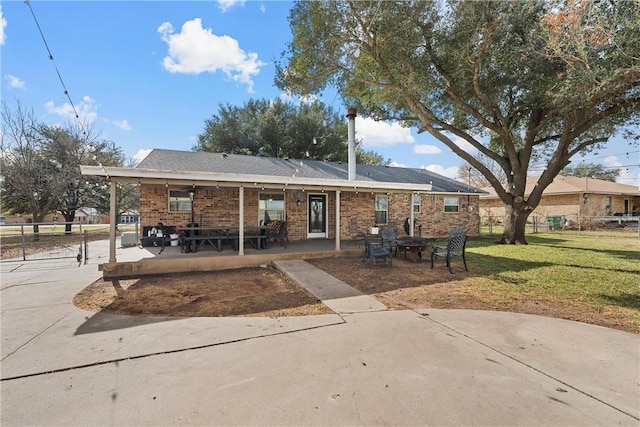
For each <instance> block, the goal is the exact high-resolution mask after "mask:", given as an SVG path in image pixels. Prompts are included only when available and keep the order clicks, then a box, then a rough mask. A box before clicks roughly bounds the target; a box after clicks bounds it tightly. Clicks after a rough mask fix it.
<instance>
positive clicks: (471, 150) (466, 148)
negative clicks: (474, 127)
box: [447, 135, 478, 155]
mask: <svg viewBox="0 0 640 427" xmlns="http://www.w3.org/2000/svg"><path fill="white" fill-rule="evenodd" d="M447 136H448V137H449V138H451V140H452V141H453V142H454V144H456V145H457V146H458V147H460V148H462V149H463V150H464V151H466V152H467V153H469V154H471V155H475V154H477V153H478V149H477V148H475V147H474V146H473V145H471V144H469V143H468V142H467V141H466V140H465V139H463V138H460V137H459V136H454V135H447Z"/></svg>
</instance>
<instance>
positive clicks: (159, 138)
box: [0, 0, 640, 186]
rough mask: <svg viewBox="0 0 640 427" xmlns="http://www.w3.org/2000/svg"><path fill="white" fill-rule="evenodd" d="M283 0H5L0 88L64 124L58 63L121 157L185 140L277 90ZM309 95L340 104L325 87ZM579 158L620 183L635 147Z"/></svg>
mask: <svg viewBox="0 0 640 427" xmlns="http://www.w3.org/2000/svg"><path fill="white" fill-rule="evenodd" d="M291 5H292V3H291V2H288V1H246V2H245V1H237V0H220V1H194V2H189V1H179V2H178V1H138V2H133V1H31V2H30V4H29V5H27V4H25V2H24V1H23V0H15V1H6V0H5V1H3V2H2V3H1V5H0V7H1V9H0V13H1V14H0V49H1V61H2V62H1V64H0V67H1V68H0V70H1V79H0V80H1V89H2V97H3V99H6V100H7V101H8V102H13V100H14V99H19V100H20V102H21V103H22V104H23V105H24V106H27V107H29V108H32V109H33V110H34V112H35V114H36V116H37V117H38V119H39V120H40V121H42V122H46V123H51V124H63V123H67V122H69V121H70V120H73V117H74V115H73V109H72V107H71V103H70V102H69V98H68V97H67V95H65V94H64V89H63V86H62V83H61V82H60V78H59V77H58V72H59V73H60V76H61V78H62V81H63V82H64V85H65V87H66V89H67V90H68V94H69V97H70V98H71V102H72V103H73V106H75V109H76V111H77V112H78V114H79V115H80V118H81V119H82V120H83V121H85V122H89V123H91V125H92V127H93V129H95V130H96V131H100V132H101V134H102V135H101V136H102V137H103V138H105V139H109V140H111V141H114V142H115V143H116V144H117V145H118V146H120V147H122V149H123V150H124V152H125V155H126V156H127V157H128V158H137V159H140V158H141V157H143V156H144V154H145V153H146V152H148V150H150V149H152V148H167V149H176V150H190V149H191V148H192V147H193V145H194V144H195V142H196V138H197V135H198V134H200V133H202V131H203V128H204V121H205V120H206V119H207V118H209V117H211V116H212V115H213V114H215V113H217V111H218V105H219V104H220V103H225V104H226V103H229V104H231V105H238V106H242V105H244V104H245V103H246V102H247V101H248V100H249V99H251V98H259V99H262V98H265V99H276V98H278V97H285V98H286V94H283V93H282V92H281V91H280V90H279V89H277V88H276V87H275V85H274V83H273V80H274V74H275V66H274V61H275V60H278V59H279V58H280V53H281V52H282V51H284V50H285V48H286V43H287V42H288V41H289V40H290V38H291V33H290V29H289V24H288V21H287V17H288V13H289V10H290V8H291ZM29 6H30V7H29ZM32 10H33V14H34V15H35V18H36V19H37V21H38V23H39V25H40V28H41V30H42V33H43V34H44V39H45V40H46V43H47V45H48V47H49V50H50V51H51V53H52V55H53V57H54V60H53V61H51V60H49V56H48V52H47V48H46V46H45V43H44V41H43V38H42V36H41V35H40V32H39V31H38V27H37V25H36V21H35V20H34V17H33V15H32ZM320 98H321V99H322V101H323V102H325V103H326V104H328V105H332V106H333V107H334V109H336V110H337V111H339V112H340V113H341V114H343V113H344V114H346V109H347V107H346V106H344V105H342V103H341V101H340V99H339V97H336V96H335V93H333V92H332V93H326V94H324V95H323V96H321V97H320ZM293 101H298V100H297V99H293ZM345 120H346V118H345ZM356 131H357V137H358V138H360V139H362V140H363V146H364V148H366V149H370V150H374V151H376V152H378V153H379V154H381V155H382V156H383V157H384V158H385V159H391V160H392V161H393V164H394V165H397V166H406V167H415V168H427V169H429V170H432V171H434V172H437V173H440V174H443V175H445V176H449V177H452V178H456V177H457V175H458V168H459V166H460V165H461V164H462V163H463V162H462V160H461V159H460V158H458V157H457V156H455V155H453V154H452V153H451V152H450V150H449V149H448V148H447V147H445V146H444V145H442V144H440V143H439V142H438V141H437V140H435V138H433V137H431V136H430V135H427V134H420V135H417V134H416V133H415V131H413V130H409V129H404V128H402V127H401V126H399V125H398V124H396V123H378V122H374V121H373V120H370V119H367V118H363V117H358V118H357V121H356ZM345 140H346V135H345ZM580 161H583V159H582V158H576V159H575V160H574V162H573V163H574V164H576V163H577V162H580ZM584 161H587V162H590V163H601V164H604V165H606V166H622V174H621V177H620V180H619V182H620V183H623V184H629V185H636V186H638V185H640V183H639V177H640V170H639V167H638V164H639V163H640V152H639V151H638V147H637V146H636V147H630V146H629V145H628V144H627V143H626V142H624V141H622V140H614V141H611V142H610V143H609V144H608V147H607V149H606V150H604V151H602V152H600V153H598V154H589V155H587V156H586V157H585V158H584ZM628 165H631V166H630V167H628Z"/></svg>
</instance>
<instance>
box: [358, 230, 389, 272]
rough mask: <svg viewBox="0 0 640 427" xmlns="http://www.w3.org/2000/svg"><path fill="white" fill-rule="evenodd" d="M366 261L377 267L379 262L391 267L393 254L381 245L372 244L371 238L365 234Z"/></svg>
mask: <svg viewBox="0 0 640 427" xmlns="http://www.w3.org/2000/svg"><path fill="white" fill-rule="evenodd" d="M363 236H364V261H365V262H366V263H367V264H369V265H376V264H377V263H378V260H381V261H382V263H383V264H385V265H388V266H389V267H391V266H392V265H391V262H392V261H391V252H389V251H388V250H387V249H386V248H384V247H382V245H380V244H379V243H378V244H376V243H372V242H371V239H370V238H369V236H368V235H367V234H366V233H364V234H363Z"/></svg>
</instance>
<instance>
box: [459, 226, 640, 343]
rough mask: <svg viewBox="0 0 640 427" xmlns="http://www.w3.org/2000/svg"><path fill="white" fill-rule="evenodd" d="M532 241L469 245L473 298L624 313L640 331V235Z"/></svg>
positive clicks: (541, 236) (568, 235)
mask: <svg viewBox="0 0 640 427" xmlns="http://www.w3.org/2000/svg"><path fill="white" fill-rule="evenodd" d="M527 240H528V242H529V245H515V246H514V245H498V244H495V243H494V242H492V241H489V240H487V239H482V240H474V241H470V242H469V243H468V245H467V246H468V253H469V255H468V258H469V260H470V265H472V266H473V275H471V276H470V277H468V278H466V279H465V280H467V281H469V285H470V286H467V287H465V289H466V292H468V293H469V295H470V296H474V297H479V298H482V299H483V300H485V301H488V302H491V303H492V304H495V305H497V306H504V308H506V309H508V306H509V305H510V304H512V303H513V302H514V301H522V300H533V301H550V302H553V303H560V304H562V305H565V306H567V307H569V306H571V307H576V308H579V307H583V308H584V309H586V310H589V311H592V312H594V313H603V314H604V313H606V314H607V315H608V316H619V317H620V318H621V319H622V318H624V319H625V320H624V322H625V323H627V324H628V325H627V326H628V328H625V329H627V330H632V331H634V332H637V333H638V332H640V239H638V235H637V233H628V232H627V233H615V232H614V233H611V232H609V233H606V232H592V233H591V232H589V233H588V232H583V233H581V234H577V233H574V232H555V233H553V232H552V233H537V234H530V235H528V236H527Z"/></svg>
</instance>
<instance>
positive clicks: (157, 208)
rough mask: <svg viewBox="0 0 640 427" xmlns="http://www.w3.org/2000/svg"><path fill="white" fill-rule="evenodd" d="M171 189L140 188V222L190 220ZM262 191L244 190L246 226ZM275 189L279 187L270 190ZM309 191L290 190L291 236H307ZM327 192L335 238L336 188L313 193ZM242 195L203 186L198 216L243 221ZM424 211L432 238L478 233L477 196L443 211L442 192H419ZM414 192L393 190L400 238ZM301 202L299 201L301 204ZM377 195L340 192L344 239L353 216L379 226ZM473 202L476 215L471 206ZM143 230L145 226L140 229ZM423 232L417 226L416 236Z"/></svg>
mask: <svg viewBox="0 0 640 427" xmlns="http://www.w3.org/2000/svg"><path fill="white" fill-rule="evenodd" d="M169 189H172V190H179V189H180V188H167V187H166V186H164V185H158V186H152V185H142V186H141V188H140V218H141V224H142V226H143V227H145V226H154V225H156V224H157V223H158V222H162V223H163V224H165V225H170V226H180V225H186V224H188V223H190V222H191V212H169V211H168V210H169V191H168V190H169ZM260 192H261V190H260V189H254V188H245V190H244V224H245V225H259V224H258V221H259V220H258V198H259V194H260ZM270 192H272V193H275V192H276V191H270ZM308 194H309V193H305V192H302V191H299V190H294V191H286V192H285V207H286V218H287V222H288V224H289V226H288V231H289V239H291V240H304V239H306V238H307V224H308V222H307V221H308V219H307V197H308ZM311 194H325V195H326V196H327V206H326V208H327V221H326V222H327V237H328V238H334V237H335V201H336V198H335V192H326V193H315V192H314V193H311ZM238 197H239V190H238V189H237V188H222V187H221V188H215V187H210V188H204V189H203V188H199V189H197V190H196V193H195V197H194V219H195V222H196V223H198V224H200V225H203V226H208V225H223V226H224V225H229V226H237V225H238ZM420 199H421V202H420V212H416V213H415V215H414V217H415V221H416V225H422V235H423V236H432V237H443V236H446V235H447V234H448V233H449V231H450V230H452V229H454V228H460V229H464V230H467V232H468V233H469V235H471V236H477V235H478V231H479V229H478V225H479V216H478V209H477V207H478V197H477V196H471V197H470V198H469V199H467V196H461V197H460V205H459V212H458V213H445V212H444V196H443V195H431V194H423V195H420ZM410 200H411V199H410V195H409V194H405V193H393V194H389V195H388V202H389V203H388V206H389V210H388V217H389V218H388V221H389V224H388V225H391V226H393V227H394V228H395V229H396V230H397V232H398V235H399V236H404V235H405V232H404V222H405V219H406V218H408V217H409V212H410V209H411V208H412V205H411V204H410ZM298 201H300V203H299V204H298ZM374 204H375V194H372V193H366V192H358V193H354V192H344V191H343V192H341V193H340V212H341V217H340V231H341V232H340V234H341V239H349V238H350V230H349V220H350V218H353V219H355V221H356V223H357V225H358V227H359V228H360V229H362V230H368V229H369V228H370V227H372V226H374V225H378V226H380V225H381V224H375V219H374V218H375V216H374ZM468 204H470V205H472V206H474V209H473V211H472V212H471V213H469V212H468V210H467V205H468ZM141 229H142V228H141ZM417 233H418V231H417V229H416V232H415V234H416V235H417Z"/></svg>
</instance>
